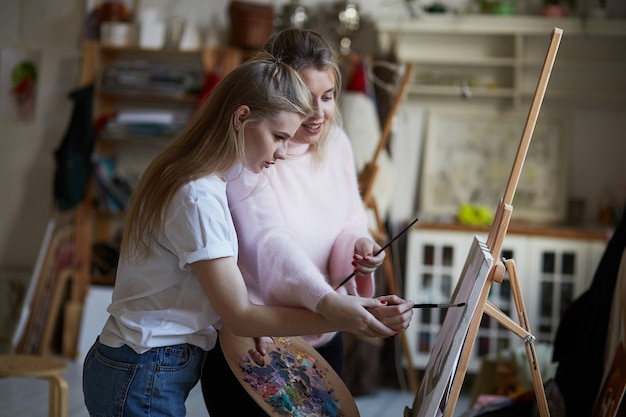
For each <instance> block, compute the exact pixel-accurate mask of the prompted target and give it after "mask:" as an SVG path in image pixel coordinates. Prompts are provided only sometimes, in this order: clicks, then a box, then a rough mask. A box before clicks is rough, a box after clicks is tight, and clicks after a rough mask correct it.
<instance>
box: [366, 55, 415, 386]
mask: <svg viewBox="0 0 626 417" xmlns="http://www.w3.org/2000/svg"><path fill="white" fill-rule="evenodd" d="M413 68H414V64H413V63H409V64H407V65H406V66H405V69H404V74H403V76H402V79H401V80H400V83H399V85H398V88H397V92H396V94H395V97H394V100H393V103H392V106H391V109H390V110H389V114H388V115H387V118H386V119H385V125H384V126H383V131H382V134H381V136H380V139H379V141H378V146H377V147H376V150H375V151H374V155H373V156H372V159H371V160H370V162H368V163H366V164H365V166H364V167H363V169H362V170H361V172H360V173H359V178H358V181H359V192H360V193H361V199H362V200H363V204H364V205H365V208H366V209H369V210H372V212H373V213H374V218H375V221H376V225H375V226H376V229H375V230H372V235H374V238H375V239H376V240H377V241H378V242H379V243H380V242H384V241H386V240H387V234H386V233H385V224H384V222H383V219H382V216H381V215H380V211H379V210H378V204H377V202H376V198H375V197H374V195H373V194H372V190H373V188H374V183H375V182H376V176H377V175H378V169H379V167H378V158H379V156H380V154H381V152H382V151H383V150H384V149H385V147H386V146H387V142H388V141H389V137H390V136H391V128H392V126H393V119H394V117H395V115H396V113H397V112H398V109H399V108H400V104H401V103H402V101H403V100H404V97H405V95H406V90H407V88H408V85H409V82H410V80H411V76H412V75H413ZM383 268H384V271H385V276H386V277H387V286H388V287H389V293H390V294H397V293H398V288H397V285H396V279H395V275H394V271H393V262H392V259H391V256H386V257H385V259H384V260H383ZM400 337H401V340H402V352H403V354H404V357H405V359H406V361H407V368H408V372H407V374H408V379H409V387H410V389H411V391H412V392H417V389H418V387H419V381H418V379H417V375H416V373H415V368H414V367H413V357H412V356H411V349H410V348H409V343H408V341H407V339H406V334H405V333H402V334H401V335H400Z"/></svg>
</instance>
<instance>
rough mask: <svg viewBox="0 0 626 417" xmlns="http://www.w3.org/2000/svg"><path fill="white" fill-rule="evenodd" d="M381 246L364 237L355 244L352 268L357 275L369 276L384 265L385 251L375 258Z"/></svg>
mask: <svg viewBox="0 0 626 417" xmlns="http://www.w3.org/2000/svg"><path fill="white" fill-rule="evenodd" d="M380 249H381V248H380V245H378V243H376V242H374V241H373V240H371V239H368V238H365V237H362V238H360V239H358V240H357V241H356V243H355V244H354V256H353V258H352V266H354V272H355V273H356V275H369V274H371V273H372V272H374V271H375V270H376V268H378V267H379V266H380V265H382V263H383V260H384V259H385V251H382V252H381V253H379V254H378V255H376V256H374V254H375V253H376V252H378V251H379V250H380Z"/></svg>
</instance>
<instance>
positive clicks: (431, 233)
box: [405, 225, 606, 372]
mask: <svg viewBox="0 0 626 417" xmlns="http://www.w3.org/2000/svg"><path fill="white" fill-rule="evenodd" d="M511 230H512V228H509V233H507V236H506V238H505V240H504V244H503V248H502V253H501V256H502V257H503V258H506V259H513V260H514V261H515V264H516V266H517V272H518V278H519V281H520V287H521V291H522V295H523V298H524V303H525V306H526V311H527V314H528V319H529V322H530V327H531V330H532V333H533V335H535V336H536V338H537V341H538V342H547V343H551V342H552V340H553V338H554V335H555V333H556V330H557V327H558V324H559V320H560V318H561V315H562V314H563V312H564V311H565V309H566V308H567V307H568V306H569V305H570V304H571V302H572V301H573V300H574V299H576V298H577V297H578V296H579V295H580V294H582V293H583V292H584V291H585V290H586V289H587V288H588V286H589V284H590V282H591V279H592V276H593V273H594V271H595V268H596V266H597V263H598V261H599V260H600V257H601V256H602V253H603V252H604V247H605V245H606V236H605V235H604V234H603V233H601V232H593V233H583V232H578V231H570V232H572V233H563V231H562V230H561V231H560V233H554V230H544V231H538V230H530V231H529V233H524V232H523V231H522V230H518V231H517V232H514V233H511ZM513 230H514V229H513ZM487 234H488V231H487V230H472V229H467V228H465V229H461V228H454V227H444V228H438V227H437V226H429V225H426V226H424V225H420V226H417V227H415V228H413V229H412V230H411V231H410V232H409V235H408V240H407V256H406V274H405V297H406V298H408V299H411V300H413V301H415V302H418V303H446V302H449V301H450V299H451V296H452V292H453V291H454V288H455V286H456V284H457V281H458V279H459V278H460V275H461V271H462V269H463V265H464V264H465V261H466V258H467V255H468V252H469V249H470V245H471V243H472V240H473V237H474V236H475V235H478V236H480V237H481V238H483V239H486V236H487ZM489 300H490V301H491V302H492V303H493V304H495V305H496V306H497V307H499V308H500V309H501V310H502V311H504V312H505V313H506V314H507V315H509V317H511V318H512V319H513V320H514V321H516V322H517V320H518V318H517V314H516V312H515V306H514V302H513V297H512V292H511V288H510V285H509V281H508V276H507V275H506V274H505V279H504V280H503V282H502V283H497V282H494V283H493V285H492V287H491V292H490V294H489ZM445 313H446V310H444V309H418V310H416V311H415V314H414V316H413V320H412V322H411V325H410V327H409V328H408V330H407V336H408V337H407V338H408V341H409V347H410V349H411V353H412V356H413V358H414V364H415V366H416V367H417V368H419V369H423V368H425V366H426V364H427V362H428V358H429V355H430V353H431V349H432V346H433V345H434V343H435V339H436V337H437V334H438V332H439V328H440V326H441V323H442V322H443V319H444V315H445ZM517 341H519V338H518V337H517V336H516V335H515V334H514V333H512V332H510V331H508V330H507V329H505V328H504V327H502V326H501V325H500V324H499V323H498V322H497V321H496V320H494V319H492V318H491V317H489V316H487V315H484V316H483V319H482V321H481V324H480V328H479V332H478V335H477V337H476V343H475V345H474V349H473V350H472V358H471V359H470V363H469V368H468V372H476V371H477V370H478V366H479V365H480V362H479V360H478V359H479V358H480V357H483V356H485V355H494V354H496V353H497V352H499V351H501V350H502V349H507V348H510V347H513V346H514V344H515V343H518V342H517Z"/></svg>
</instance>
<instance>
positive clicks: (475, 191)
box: [420, 110, 569, 223]
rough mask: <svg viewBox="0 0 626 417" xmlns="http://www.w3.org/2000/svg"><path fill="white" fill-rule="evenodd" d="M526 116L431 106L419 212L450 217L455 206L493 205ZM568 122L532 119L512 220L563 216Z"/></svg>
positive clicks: (425, 215) (550, 220)
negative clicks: (437, 108)
mask: <svg viewBox="0 0 626 417" xmlns="http://www.w3.org/2000/svg"><path fill="white" fill-rule="evenodd" d="M526 117H527V114H522V113H521V112H495V111H459V110H433V111H432V112H431V113H430V114H429V116H428V126H427V132H426V140H425V144H424V153H423V156H424V159H423V163H422V169H423V171H422V175H421V184H420V216H421V217H422V218H438V217H450V216H455V215H456V213H457V212H458V209H459V207H460V206H461V204H466V203H469V204H474V205H484V206H486V207H489V208H493V207H497V205H498V203H499V201H500V199H501V198H502V190H503V189H504V187H505V185H506V183H507V181H508V179H509V175H510V172H511V164H512V162H513V160H514V159H515V155H516V154H517V151H518V147H519V144H520V138H521V137H522V133H523V129H524V126H525V120H526ZM567 130H568V121H567V118H566V117H564V116H551V115H545V114H542V115H541V117H539V119H538V120H537V124H536V126H535V129H534V132H533V136H532V140H531V142H530V147H529V150H528V153H527V155H526V159H525V162H524V166H523V169H522V173H521V176H520V180H519V182H518V185H517V189H516V192H515V198H514V200H513V207H514V210H513V220H520V221H529V222H545V223H558V222H561V221H563V220H564V219H565V216H566V199H567V197H566V195H567V178H566V175H567V162H568V155H569V153H568V149H567V148H568V146H567V140H566V139H567V137H568V134H567Z"/></svg>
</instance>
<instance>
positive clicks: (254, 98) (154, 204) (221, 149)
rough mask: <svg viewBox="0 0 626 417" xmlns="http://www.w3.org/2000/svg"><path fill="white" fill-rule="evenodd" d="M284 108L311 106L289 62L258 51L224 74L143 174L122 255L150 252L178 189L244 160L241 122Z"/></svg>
mask: <svg viewBox="0 0 626 417" xmlns="http://www.w3.org/2000/svg"><path fill="white" fill-rule="evenodd" d="M242 105H246V106H248V107H249V108H250V114H249V116H248V117H247V119H246V120H245V121H244V126H242V127H241V128H240V129H239V131H236V130H235V128H234V124H233V119H234V113H235V111H236V109H237V108H238V107H240V106H242ZM283 111H287V112H292V113H297V114H300V115H301V116H302V117H303V118H304V117H306V116H307V115H308V114H310V112H311V111H312V108H311V93H310V91H309V90H308V88H307V86H306V84H305V83H304V81H302V79H301V78H300V76H299V75H298V73H297V71H295V70H294V69H293V68H291V67H290V66H289V65H287V64H285V63H282V62H281V61H280V60H279V59H277V58H275V57H274V56H273V55H271V54H269V53H260V54H258V55H257V56H255V57H254V59H252V60H250V61H247V62H245V63H243V64H241V65H240V66H238V67H237V68H235V69H234V70H233V71H231V72H230V73H229V74H228V75H226V76H225V77H224V78H223V79H222V80H221V81H220V82H219V83H218V85H217V86H216V87H215V89H214V90H213V91H212V92H211V95H210V96H209V98H208V99H207V100H206V102H205V103H204V104H203V105H202V106H201V107H200V108H199V109H198V110H197V111H196V112H195V114H194V115H193V116H192V118H191V119H190V121H189V123H188V124H187V126H186V128H185V129H184V130H183V132H181V134H180V135H179V136H178V137H177V138H176V139H175V140H174V141H173V142H172V143H171V144H170V145H169V146H168V147H167V148H166V149H164V150H163V151H162V152H161V153H160V154H159V155H158V156H157V157H156V158H155V159H154V160H153V161H152V162H151V163H150V164H149V165H148V167H147V169H146V170H145V172H144V173H143V175H142V177H141V180H140V182H139V184H138V186H137V188H136V189H135V191H134V193H133V196H132V199H131V204H130V207H129V209H128V212H127V214H126V216H125V223H124V232H123V238H122V245H121V254H122V255H123V256H129V257H131V256H137V257H138V259H142V258H145V257H146V256H148V255H149V253H150V246H151V244H152V243H154V242H155V241H156V240H157V239H158V237H159V234H160V233H161V230H162V228H163V219H164V214H165V210H166V208H167V206H168V205H169V202H170V201H171V199H172V197H173V195H174V194H175V193H176V191H178V189H180V187H182V186H183V185H184V184H186V183H188V182H189V181H193V180H195V179H198V178H202V177H205V176H208V175H210V174H217V175H225V174H226V172H227V171H228V170H229V169H230V168H231V167H232V166H233V164H235V163H236V162H237V161H243V158H244V152H245V149H244V138H243V131H244V127H245V125H246V124H247V123H258V122H261V121H262V120H265V119H268V118H269V119H273V118H276V117H278V115H279V113H280V112H283Z"/></svg>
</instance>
